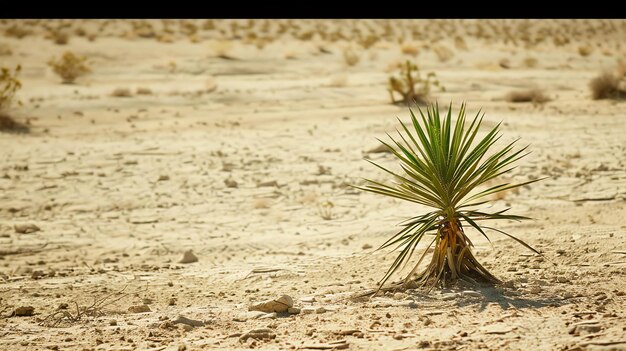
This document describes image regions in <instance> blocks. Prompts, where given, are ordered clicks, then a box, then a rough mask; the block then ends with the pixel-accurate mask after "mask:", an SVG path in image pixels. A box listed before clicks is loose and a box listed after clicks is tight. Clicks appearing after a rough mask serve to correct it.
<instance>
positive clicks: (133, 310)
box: [128, 305, 152, 313]
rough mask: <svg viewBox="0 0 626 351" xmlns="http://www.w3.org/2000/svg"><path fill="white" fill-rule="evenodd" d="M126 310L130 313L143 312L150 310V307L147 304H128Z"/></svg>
mask: <svg viewBox="0 0 626 351" xmlns="http://www.w3.org/2000/svg"><path fill="white" fill-rule="evenodd" d="M128 312H130V313H144V312H152V310H151V309H150V307H148V305H137V306H130V307H129V308H128Z"/></svg>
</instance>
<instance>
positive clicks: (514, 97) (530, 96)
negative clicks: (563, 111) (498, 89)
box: [505, 88, 550, 104]
mask: <svg viewBox="0 0 626 351" xmlns="http://www.w3.org/2000/svg"><path fill="white" fill-rule="evenodd" d="M505 100H506V101H508V102H513V103H518V102H532V103H533V104H543V103H546V102H548V101H550V98H549V97H548V96H547V95H546V94H545V93H544V92H543V90H541V89H538V88H531V89H524V90H516V91H512V92H510V93H508V94H507V95H506V96H505Z"/></svg>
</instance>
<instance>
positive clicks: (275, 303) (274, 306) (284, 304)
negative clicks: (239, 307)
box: [248, 295, 293, 313]
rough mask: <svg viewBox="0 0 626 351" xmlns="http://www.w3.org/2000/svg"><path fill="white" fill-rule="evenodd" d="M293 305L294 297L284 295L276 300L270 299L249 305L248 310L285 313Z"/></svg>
mask: <svg viewBox="0 0 626 351" xmlns="http://www.w3.org/2000/svg"><path fill="white" fill-rule="evenodd" d="M290 307H293V299H292V298H291V297H290V296H289V295H283V296H281V297H279V298H278V299H276V300H268V301H265V302H261V303H258V304H255V305H252V306H250V307H248V311H261V312H265V313H271V312H277V313H284V312H287V311H288V310H289V308H290Z"/></svg>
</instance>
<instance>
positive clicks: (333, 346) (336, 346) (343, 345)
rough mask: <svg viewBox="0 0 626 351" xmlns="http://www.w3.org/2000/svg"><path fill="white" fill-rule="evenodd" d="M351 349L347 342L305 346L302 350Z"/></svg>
mask: <svg viewBox="0 0 626 351" xmlns="http://www.w3.org/2000/svg"><path fill="white" fill-rule="evenodd" d="M348 347H350V344H348V342H347V341H345V340H337V341H331V342H329V343H327V344H304V345H302V346H301V347H300V349H312V350H343V349H347V348H348Z"/></svg>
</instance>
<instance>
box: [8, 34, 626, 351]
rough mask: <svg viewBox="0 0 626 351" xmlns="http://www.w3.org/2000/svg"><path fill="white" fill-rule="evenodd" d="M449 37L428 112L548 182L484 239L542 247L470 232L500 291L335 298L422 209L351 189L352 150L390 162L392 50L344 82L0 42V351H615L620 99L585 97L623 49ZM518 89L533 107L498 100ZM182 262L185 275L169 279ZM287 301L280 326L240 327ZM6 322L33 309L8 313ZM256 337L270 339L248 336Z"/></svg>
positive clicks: (276, 54)
mask: <svg viewBox="0 0 626 351" xmlns="http://www.w3.org/2000/svg"><path fill="white" fill-rule="evenodd" d="M617 23H621V22H617ZM10 24H11V23H10V22H8V23H7V22H5V23H4V26H5V27H6V26H8V25H10ZM621 33H622V34H621V35H622V37H621V38H622V39H623V38H624V32H621ZM590 40H591V43H592V45H593V44H594V41H593V40H596V41H597V42H602V43H603V38H602V36H601V35H597V36H596V37H595V39H590ZM466 41H467V45H468V47H469V50H467V51H462V50H459V49H454V50H453V51H454V53H455V55H454V57H452V58H451V59H450V60H448V61H446V62H441V61H440V60H438V59H437V56H436V55H435V54H434V53H433V52H432V51H431V50H428V49H422V50H421V52H420V54H419V55H418V57H417V59H416V61H417V62H418V63H419V64H420V67H421V68H422V70H424V71H433V72H436V73H437V76H438V78H439V79H440V81H441V82H442V84H443V85H445V87H446V92H438V91H437V92H435V93H434V94H433V97H434V98H436V99H437V100H438V101H439V102H440V103H441V104H443V105H447V104H448V103H449V102H450V101H453V102H454V106H455V108H456V107H458V105H459V104H460V103H461V102H462V101H467V102H468V108H469V111H470V112H471V113H475V112H476V111H477V110H478V109H479V108H482V109H483V111H485V112H486V116H485V129H486V128H487V127H489V126H493V125H494V124H495V123H497V122H499V121H503V122H504V123H503V127H502V131H503V133H504V138H503V140H502V143H504V142H506V141H510V140H512V139H514V138H517V137H521V138H522V140H521V143H522V144H525V143H529V144H531V146H530V149H531V150H532V154H530V155H529V156H528V157H527V158H526V159H524V160H522V161H521V162H520V167H518V168H517V169H516V170H515V171H514V172H513V177H512V178H513V179H514V180H528V179H533V178H536V177H540V176H550V178H548V179H546V180H544V181H542V182H539V183H535V184H532V185H531V186H527V187H524V188H522V189H521V190H520V191H518V192H515V193H514V192H509V193H506V194H505V196H501V197H499V198H497V199H495V200H496V201H495V205H494V206H496V207H497V206H500V207H502V206H506V205H511V206H512V207H513V210H514V211H515V212H516V213H517V214H521V215H526V216H530V217H533V218H535V220H534V221H527V222H524V223H512V222H511V223H507V222H504V223H500V228H502V229H504V230H506V231H507V232H510V233H512V234H515V235H517V236H518V237H520V238H523V239H524V240H525V241H526V242H528V243H529V244H531V245H533V246H534V247H536V248H537V249H539V250H540V251H541V252H542V253H543V255H541V256H539V255H535V254H533V253H532V252H530V251H528V250H526V249H525V248H524V247H522V246H521V245H519V244H517V243H515V242H514V241H512V240H511V239H508V238H506V237H504V236H501V235H499V234H497V233H494V234H493V235H492V236H491V239H492V242H491V243H489V242H487V241H486V240H485V239H484V238H482V236H481V235H479V234H477V233H473V232H472V233H470V235H471V238H472V240H473V241H474V243H475V244H476V255H477V257H478V258H479V259H480V260H482V262H484V264H485V266H486V267H488V268H489V269H491V270H492V272H493V273H494V274H495V275H496V276H498V277H500V278H501V279H502V280H503V281H504V282H505V284H503V285H502V286H498V287H460V288H458V289H456V288H455V289H447V290H443V291H441V290H434V291H432V292H431V293H430V294H425V293H424V292H423V291H417V290H409V291H407V292H404V293H396V294H388V295H386V296H380V297H374V298H372V299H371V300H365V301H351V300H349V299H347V297H349V296H350V295H351V294H354V293H358V292H362V291H365V290H367V289H369V288H372V287H375V286H376V285H375V284H376V282H377V281H378V280H379V279H380V278H381V277H382V275H383V274H384V272H385V271H386V269H387V267H388V266H389V265H390V264H391V262H392V261H393V259H394V258H395V256H394V253H392V252H381V251H375V249H376V248H377V247H378V246H379V245H380V244H382V243H383V242H384V241H385V239H386V238H388V237H389V236H390V235H392V234H393V233H395V232H396V231H397V230H398V227H397V224H398V223H399V222H400V221H401V220H402V219H403V218H405V217H407V216H410V215H411V214H414V213H418V212H420V211H423V210H425V208H422V207H420V206H417V205H411V204H407V203H403V202H401V201H397V200H393V199H387V198H382V197H380V196H376V195H373V194H369V193H363V192H360V191H357V190H355V189H353V188H351V187H349V186H348V185H349V184H361V183H362V180H361V177H372V178H375V179H381V180H382V179H386V178H385V175H384V174H382V172H379V171H377V170H376V169H375V168H374V167H373V166H371V165H370V164H368V163H367V162H366V161H364V158H370V159H372V160H375V161H377V162H380V163H381V164H384V165H394V164H395V161H394V159H393V157H392V155H391V154H388V153H368V150H371V149H373V148H376V147H377V146H378V142H377V141H376V138H384V137H385V134H384V133H385V132H391V131H393V130H394V128H395V127H397V121H396V120H395V117H396V116H398V117H400V118H401V119H403V120H407V117H408V112H407V110H406V108H403V107H398V106H394V105H391V104H390V103H389V97H388V94H387V92H386V86H385V84H386V79H387V77H388V75H389V73H387V72H385V69H386V68H387V66H388V65H389V63H390V62H393V61H397V60H399V59H402V58H409V57H410V56H406V55H403V54H402V53H401V51H400V49H399V46H398V44H397V43H381V44H380V45H375V46H373V47H371V48H369V49H367V50H366V49H362V48H361V49H358V50H356V52H357V53H358V55H359V57H360V61H359V62H358V63H357V64H356V65H354V66H348V65H346V63H345V62H344V58H343V54H342V48H343V47H344V46H346V45H348V44H346V43H343V42H341V41H340V42H337V43H330V44H328V51H329V52H328V53H323V52H320V51H319V50H317V49H316V47H315V45H313V44H311V43H310V42H306V41H300V40H296V39H283V40H280V41H276V42H274V43H271V44H269V45H268V46H267V47H265V48H264V49H262V50H259V49H257V48H255V47H254V46H251V45H245V44H243V43H240V42H237V41H235V42H234V44H233V46H232V48H230V49H229V50H230V52H231V54H232V55H233V56H234V57H235V60H230V59H223V58H219V57H215V55H213V54H212V52H211V48H210V47H209V45H208V44H207V43H206V42H203V41H200V42H195V43H194V42H190V41H189V40H183V39H176V40H174V42H173V43H163V42H158V41H156V40H153V39H142V38H135V37H132V36H131V37H129V38H126V37H119V36H114V35H103V36H102V37H98V38H96V40H95V41H89V40H87V39H86V38H84V37H77V36H73V37H71V39H70V41H69V43H68V44H67V45H56V44H54V43H53V42H52V41H50V40H48V39H45V38H44V37H43V36H39V35H31V36H27V37H25V38H22V39H17V38H14V37H7V36H5V37H0V42H2V43H5V44H6V45H8V46H9V47H10V48H11V49H12V51H13V52H12V54H11V55H5V56H0V66H13V65H15V64H17V63H21V64H22V66H23V72H22V75H21V79H22V82H23V85H24V87H23V89H22V91H20V93H19V98H20V100H22V102H23V106H22V107H19V108H16V109H15V110H14V112H13V114H14V115H15V116H16V118H17V119H19V120H27V119H28V120H30V124H31V129H32V130H31V132H30V133H28V134H12V133H0V156H1V157H0V282H1V283H0V310H2V318H0V349H19V350H44V349H51V350H135V349H138V350H185V349H186V350H197V349H225V350H239V349H250V348H254V349H262V350H287V349H315V348H317V349H333V348H335V349H337V348H348V349H350V350H414V349H437V350H474V349H490V350H626V296H625V293H626V225H625V224H624V221H623V219H624V218H626V201H625V200H626V164H625V160H626V137H625V135H626V123H625V120H624V118H625V116H624V104H623V103H619V102H614V101H610V100H599V101H594V100H591V98H590V93H589V89H588V82H589V80H590V79H591V78H593V77H594V76H596V75H597V74H598V72H599V71H600V70H601V69H603V68H609V67H611V66H612V65H614V63H615V61H616V58H617V57H620V56H621V55H623V51H620V50H614V51H609V52H608V53H604V54H603V53H601V51H600V49H597V50H596V51H594V52H593V53H592V54H591V55H589V56H581V55H580V54H579V53H578V51H577V45H573V44H570V45H565V46H560V47H556V46H554V45H553V44H552V43H548V44H546V45H544V46H539V47H537V48H534V49H529V50H525V49H524V48H523V47H521V46H517V47H516V46H514V45H512V44H503V43H499V42H492V43H487V42H483V41H480V40H478V39H475V38H472V37H468V38H466ZM449 43H452V42H451V41H449ZM448 46H449V47H451V48H454V45H453V44H448ZM66 50H72V51H74V52H77V53H80V54H83V55H86V56H87V57H88V58H89V59H90V65H91V67H92V69H93V74H91V75H88V76H85V77H84V78H81V79H79V80H78V81H77V84H73V85H69V84H61V83H60V80H59V79H58V77H56V76H55V75H54V74H53V72H52V71H51V70H50V68H49V67H48V66H47V65H46V62H47V61H48V60H49V59H50V57H51V56H55V55H56V56H58V55H60V54H61V53H63V52H64V51H66ZM528 56H532V57H534V58H536V59H537V61H538V63H537V65H536V67H534V68H529V67H526V66H525V65H524V64H523V63H522V62H523V60H524V59H525V58H526V57H528ZM503 58H507V59H508V60H509V61H510V65H509V66H510V67H509V68H504V67H502V66H501V65H500V64H499V62H500V61H501V60H502V59H503ZM171 62H174V64H173V65H172V64H171ZM213 85H216V86H217V89H215V90H213V91H211V87H212V86H213ZM532 86H539V87H541V88H542V89H544V90H545V92H546V93H547V95H548V96H550V97H551V98H552V101H550V102H548V103H546V104H543V105H541V106H534V105H533V104H530V103H521V104H513V103H509V102H507V101H505V100H504V99H503V96H504V95H505V94H506V93H507V92H509V91H511V90H514V89H518V88H524V87H532ZM116 88H128V89H130V90H131V92H132V93H133V94H132V96H130V97H114V96H112V95H111V92H112V91H113V90H115V89H116ZM137 88H148V89H150V90H151V92H152V93H151V94H149V95H138V94H135V93H134V92H135V90H136V89H137ZM233 181H234V182H233ZM227 183H228V184H229V185H230V186H227ZM327 201H329V202H331V203H332V204H333V207H332V208H331V209H325V208H324V203H325V202H327ZM324 217H325V218H324ZM25 224H33V225H36V226H37V227H38V228H40V230H39V231H36V232H33V233H27V234H23V233H18V232H17V231H16V229H15V226H20V225H25ZM187 250H192V251H193V253H194V254H195V255H196V256H197V257H198V261H197V262H195V263H189V264H183V263H179V261H180V260H181V258H182V257H183V253H184V252H185V251H187ZM396 278H398V277H396ZM467 290H471V291H470V292H468V291H467ZM120 291H123V292H122V293H121V294H120V293H119V292H120ZM476 292H477V293H476ZM283 294H287V295H289V296H291V297H292V298H293V300H294V307H296V308H299V309H300V313H299V314H285V315H282V314H278V315H276V314H264V313H259V312H249V311H248V306H249V305H251V304H253V303H256V302H260V301H264V300H267V299H274V298H278V297H280V296H281V295H283ZM94 304H95V305H94ZM143 305H145V306H147V308H148V310H145V307H143ZM23 306H32V307H34V313H33V315H32V316H25V317H18V316H11V314H12V312H13V311H14V310H15V309H16V308H18V307H23ZM89 306H93V307H94V308H92V309H91V310H87V311H85V308H87V307H89ZM77 307H78V308H79V310H81V311H84V312H85V313H83V314H81V315H80V318H76V317H77V313H76V309H77ZM55 311H61V313H58V314H57V315H55V316H50V315H51V314H52V313H54V312H55ZM89 311H92V312H94V313H93V314H90V313H88V312H89ZM141 311H147V312H141ZM63 312H65V314H63ZM179 316H184V317H187V318H190V319H193V320H196V321H197V322H198V323H197V324H198V326H190V325H187V324H183V323H174V321H175V320H176V319H177V318H178V317H179ZM73 319H78V320H73ZM200 324H201V325H200ZM255 329H268V330H267V331H265V332H264V333H265V334H264V335H265V336H267V339H263V338H260V337H259V340H256V339H254V338H248V339H246V337H245V335H246V333H247V332H249V331H251V330H255ZM242 336H244V337H243V338H242Z"/></svg>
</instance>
